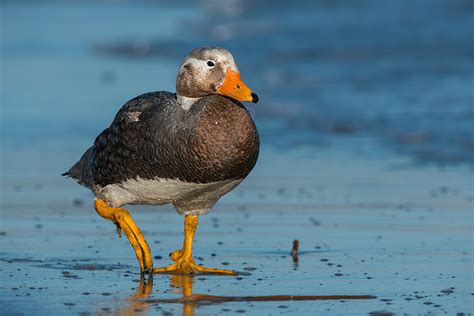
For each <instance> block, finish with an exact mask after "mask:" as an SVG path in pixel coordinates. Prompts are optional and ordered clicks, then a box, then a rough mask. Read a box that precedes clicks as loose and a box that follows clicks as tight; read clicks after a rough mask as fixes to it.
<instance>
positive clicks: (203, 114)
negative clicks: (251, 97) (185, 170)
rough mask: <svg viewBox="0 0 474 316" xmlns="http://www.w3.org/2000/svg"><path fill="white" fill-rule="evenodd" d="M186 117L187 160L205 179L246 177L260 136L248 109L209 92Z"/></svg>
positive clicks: (255, 156)
mask: <svg viewBox="0 0 474 316" xmlns="http://www.w3.org/2000/svg"><path fill="white" fill-rule="evenodd" d="M189 114H190V115H189V117H188V118H187V120H188V121H187V123H186V124H185V125H186V126H187V131H186V132H185V134H186V136H189V143H187V144H186V146H189V149H190V152H189V157H188V159H189V161H191V162H192V163H191V164H192V165H193V166H194V167H195V168H196V169H197V170H196V171H197V172H198V173H200V174H202V175H203V176H204V177H205V178H206V179H207V181H206V182H211V181H212V182H213V181H222V180H228V179H243V178H245V177H246V176H247V175H248V174H249V173H250V171H251V170H252V168H253V167H254V166H255V163H256V161H257V158H258V153H259V146H260V143H259V136H258V132H257V128H256V126H255V123H254V121H253V120H252V117H251V116H250V113H249V112H248V110H247V109H246V108H245V107H244V106H243V105H242V104H241V103H239V102H237V101H234V100H232V99H229V98H226V97H223V96H219V95H212V96H207V97H205V98H202V99H201V100H200V101H198V102H197V103H196V104H194V105H193V106H192V108H191V110H190V113H189Z"/></svg>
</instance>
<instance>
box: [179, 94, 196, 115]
mask: <svg viewBox="0 0 474 316" xmlns="http://www.w3.org/2000/svg"><path fill="white" fill-rule="evenodd" d="M176 99H177V100H178V103H179V104H180V105H181V107H182V108H183V110H185V111H189V109H191V107H192V106H193V104H194V103H196V102H197V101H198V100H199V99H201V98H190V97H185V96H183V95H179V94H177V95H176Z"/></svg>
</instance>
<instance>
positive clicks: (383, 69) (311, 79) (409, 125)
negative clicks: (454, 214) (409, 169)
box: [1, 0, 474, 166]
mask: <svg viewBox="0 0 474 316" xmlns="http://www.w3.org/2000/svg"><path fill="white" fill-rule="evenodd" d="M20 3H21V2H20ZM39 3H40V4H38V5H31V3H30V2H26V3H25V4H23V5H18V2H11V3H10V2H6V4H4V5H3V7H2V21H3V22H2V64H3V71H2V72H3V76H2V80H3V84H2V87H3V91H2V101H1V102H2V129H3V130H2V133H3V135H5V136H6V137H5V138H4V139H3V142H4V146H8V148H10V146H13V147H15V146H20V147H21V146H31V145H32V144H35V143H36V144H38V143H43V142H44V141H45V140H46V141H47V140H48V139H51V140H52V139H54V140H57V139H60V138H61V137H64V141H65V140H67V137H71V136H77V135H78V134H81V133H82V134H81V135H82V136H83V137H84V138H88V137H89V138H90V137H93V135H94V134H97V132H98V130H100V128H102V127H103V126H104V125H106V124H108V122H109V121H110V119H111V116H112V114H113V113H114V112H115V111H116V109H118V107H119V106H120V105H121V104H123V103H124V102H125V101H126V100H127V99H129V98H131V97H133V96H134V95H137V94H140V93H143V92H147V91H151V90H164V89H168V90H174V78H175V72H176V68H177V66H178V64H179V62H180V61H181V59H182V58H183V57H184V55H185V54H186V53H187V52H188V51H189V50H190V49H192V48H193V47H196V46H202V45H219V46H224V47H227V48H228V49H230V50H231V51H232V52H233V54H234V56H235V58H236V60H237V63H238V65H239V67H240V69H241V72H242V76H243V78H244V79H245V81H247V82H248V84H249V85H250V86H251V87H252V88H253V89H254V90H255V91H256V92H258V94H259V95H260V97H261V103H259V104H258V105H257V106H254V107H251V111H252V112H253V113H254V115H255V117H256V120H257V123H258V125H259V127H260V130H261V134H262V138H263V140H264V143H265V144H266V145H270V146H275V147H278V148H285V149H286V148H294V147H298V146H309V147H316V148H320V147H323V148H324V146H342V147H347V148H351V147H356V148H357V147H359V146H360V144H359V141H358V140H360V139H364V142H368V144H369V145H367V148H366V149H365V151H367V152H378V151H383V152H388V153H389V154H394V155H402V156H407V157H411V158H413V161H416V162H422V163H424V162H434V163H437V164H443V165H450V164H467V165H471V166H472V165H473V162H474V104H473V100H474V98H473V87H474V85H473V84H474V40H473V39H474V37H473V34H474V4H473V3H472V1H447V0H446V1H441V0H426V1H388V2H387V1H376V0H359V1H323V0H321V1H258V2H253V1H232V2H231V3H228V2H225V3H224V2H220V1H210V2H205V3H204V2H203V3H198V4H197V3H191V2H180V3H174V4H171V3H166V4H160V3H159V2H154V1H141V2H140V3H139V4H136V5H132V4H127V3H119V4H118V5H115V6H112V5H105V4H103V3H101V2H88V4H80V2H75V4H64V3H61V2H59V3H58V2H54V3H49V2H39ZM76 119H77V120H76ZM79 119H80V120H79ZM341 140H342V141H341Z"/></svg>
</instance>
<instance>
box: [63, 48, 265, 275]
mask: <svg viewBox="0 0 474 316" xmlns="http://www.w3.org/2000/svg"><path fill="white" fill-rule="evenodd" d="M258 101H259V97H258V96H257V94H255V93H254V92H253V91H252V90H251V89H250V88H249V87H248V86H247V85H246V84H245V83H244V82H243V81H242V79H241V78H240V72H239V69H238V68H237V65H236V63H235V60H234V57H233V56H232V54H231V53H230V52H229V51H228V50H227V49H225V48H221V47H200V48H195V49H193V50H192V51H191V52H190V53H189V54H188V55H187V56H186V57H185V58H184V60H183V61H182V63H181V64H180V66H179V70H178V74H177V77H176V93H172V92H167V91H157V92H149V93H145V94H142V95H139V96H137V97H135V98H133V99H131V100H129V101H128V102H126V103H125V104H124V105H123V106H122V107H121V108H120V110H119V111H118V112H117V114H116V115H115V118H114V119H113V121H112V123H111V124H110V126H109V127H107V128H105V129H104V130H103V131H102V132H101V133H100V134H99V135H98V136H97V137H96V139H95V141H94V143H93V144H92V146H91V147H89V148H88V149H87V150H86V151H85V152H84V154H83V155H82V157H81V158H80V159H79V161H77V162H76V163H75V164H74V165H73V166H72V167H71V168H70V169H69V170H68V171H67V172H65V173H63V176H67V177H70V178H72V179H74V180H75V181H76V182H77V183H79V184H80V185H82V186H84V187H86V188H88V189H89V190H91V191H92V193H93V196H94V208H95V210H96V212H97V213H98V215H99V216H101V217H103V218H104V219H107V220H109V221H111V222H112V223H114V224H115V225H116V227H117V232H118V234H119V236H121V234H122V232H123V233H124V234H125V235H126V237H127V238H128V240H129V242H130V244H131V246H132V248H133V250H134V252H135V254H136V257H137V259H138V262H139V265H140V272H141V273H142V274H143V273H168V274H179V275H194V274H200V273H204V274H222V275H236V272H235V271H234V270H225V269H217V268H209V267H204V266H202V265H198V264H197V263H196V262H195V261H194V259H193V254H192V246H193V241H194V236H195V232H196V228H197V225H198V220H199V216H201V215H205V214H206V213H208V212H209V211H210V210H211V209H212V207H213V206H214V205H215V203H216V202H217V201H218V200H219V199H220V198H221V197H222V196H223V195H225V194H226V193H228V192H230V191H231V190H233V189H234V188H236V187H237V186H238V185H239V184H240V183H241V182H242V181H243V180H244V179H245V178H246V177H247V176H248V175H249V173H250V172H251V171H252V169H253V168H254V166H255V164H256V162H257V158H258V155H259V148H260V141H259V135H258V130H257V127H256V125H255V122H254V120H253V119H252V116H251V115H250V113H249V111H248V109H247V108H246V107H245V106H244V105H242V103H241V102H252V103H257V102H258ZM164 204H172V205H173V206H174V207H175V209H176V211H177V213H178V214H180V215H182V216H183V217H184V242H183V246H182V248H180V249H178V250H175V251H172V252H171V253H170V255H169V257H170V258H171V259H172V260H173V261H174V262H173V263H172V264H170V265H168V266H166V267H162V268H154V267H153V260H152V258H153V257H152V254H151V251H150V247H149V245H148V243H147V241H146V239H145V237H144V235H143V233H142V231H141V230H140V228H139V227H138V226H137V224H136V223H135V221H134V220H133V218H132V216H131V214H130V212H129V211H128V210H127V209H126V208H125V207H124V206H125V205H164Z"/></svg>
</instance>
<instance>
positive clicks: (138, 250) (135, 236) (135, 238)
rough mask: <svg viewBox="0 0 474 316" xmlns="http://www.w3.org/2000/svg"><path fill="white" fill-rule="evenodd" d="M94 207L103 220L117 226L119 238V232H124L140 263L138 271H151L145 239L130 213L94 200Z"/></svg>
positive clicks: (150, 259) (151, 266)
mask: <svg viewBox="0 0 474 316" xmlns="http://www.w3.org/2000/svg"><path fill="white" fill-rule="evenodd" d="M94 207H95V210H96V211H97V213H98V214H99V215H100V216H102V217H103V218H105V219H108V220H109V221H111V222H113V223H114V224H115V225H117V232H118V234H119V236H120V237H121V236H122V234H121V231H122V230H123V231H124V232H125V235H126V236H127V238H128V240H129V241H130V244H131V245H132V247H133V250H134V251H135V254H136V255H137V259H138V262H139V263H140V271H141V272H142V273H144V272H145V271H153V262H152V257H151V252H150V247H149V246H148V244H147V242H146V240H145V237H144V236H143V234H142V232H141V231H140V229H139V228H138V226H137V225H136V224H135V222H134V221H133V219H132V217H131V216H130V213H129V212H128V211H127V210H126V209H124V208H116V207H110V206H109V205H108V204H107V203H106V202H105V201H104V200H101V199H96V200H95V201H94Z"/></svg>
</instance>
